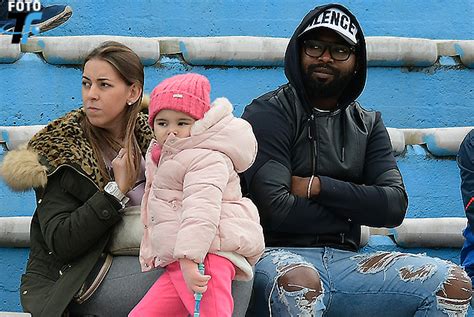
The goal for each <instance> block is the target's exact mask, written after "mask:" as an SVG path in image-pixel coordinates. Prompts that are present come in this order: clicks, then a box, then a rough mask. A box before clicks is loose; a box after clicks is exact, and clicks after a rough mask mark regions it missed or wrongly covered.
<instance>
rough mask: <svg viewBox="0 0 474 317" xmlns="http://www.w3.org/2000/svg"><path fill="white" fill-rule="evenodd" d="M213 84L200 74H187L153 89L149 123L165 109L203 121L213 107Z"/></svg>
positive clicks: (166, 80) (165, 81)
mask: <svg viewBox="0 0 474 317" xmlns="http://www.w3.org/2000/svg"><path fill="white" fill-rule="evenodd" d="M210 93H211V84H210V83H209V80H208V79H207V78H206V77H204V76H202V75H199V74H194V73H187V74H182V75H176V76H173V77H170V78H167V79H165V80H163V81H162V82H161V83H160V84H158V86H156V87H155V89H153V91H152V93H151V97H150V105H149V108H148V113H149V119H148V123H149V124H150V126H151V127H153V121H154V120H155V116H156V114H157V113H158V112H160V111H161V110H163V109H168V110H175V111H180V112H184V113H186V114H187V115H189V116H191V117H193V118H194V119H196V120H199V119H202V118H203V117H204V114H205V113H206V112H207V111H208V110H209V108H210V105H211V96H210Z"/></svg>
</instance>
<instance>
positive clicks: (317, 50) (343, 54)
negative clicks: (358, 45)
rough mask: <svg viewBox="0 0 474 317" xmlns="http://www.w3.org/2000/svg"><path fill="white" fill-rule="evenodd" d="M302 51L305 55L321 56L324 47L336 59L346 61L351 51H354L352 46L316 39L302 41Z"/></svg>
mask: <svg viewBox="0 0 474 317" xmlns="http://www.w3.org/2000/svg"><path fill="white" fill-rule="evenodd" d="M303 47H304V52H305V54H306V55H308V56H311V57H314V58H318V57H321V56H322V55H323V54H324V52H325V51H326V49H328V50H329V54H330V55H331V57H332V58H333V59H334V60H336V61H341V62H342V61H346V60H347V59H348V58H349V56H351V53H353V52H355V48H354V46H347V45H344V44H334V43H327V42H323V41H318V40H306V41H304V42H303Z"/></svg>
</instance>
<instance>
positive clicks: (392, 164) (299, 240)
mask: <svg viewBox="0 0 474 317" xmlns="http://www.w3.org/2000/svg"><path fill="white" fill-rule="evenodd" d="M329 6H331V7H338V8H339V9H340V10H342V11H344V12H346V13H347V14H348V15H350V16H351V17H352V19H353V20H354V21H355V23H356V25H357V27H358V29H359V32H358V34H357V36H358V47H357V48H356V50H357V51H356V55H357V63H358V65H359V71H358V72H357V73H356V74H354V77H353V79H352V81H351V83H350V84H349V85H348V88H346V90H345V91H344V93H343V95H342V97H341V98H340V99H339V108H337V109H336V110H334V111H331V112H320V111H317V110H314V109H313V108H312V107H311V106H310V103H309V102H308V99H307V97H306V92H305V88H304V85H303V81H302V75H301V71H300V57H299V52H300V47H299V43H298V39H297V36H298V34H300V32H301V31H302V30H303V29H304V28H305V27H306V26H307V25H308V23H310V21H312V20H313V18H314V17H315V15H316V14H317V13H319V12H320V11H322V10H324V9H325V8H327V7H329ZM366 73H367V60H366V50H365V40H364V36H363V34H362V31H361V28H360V26H359V25H358V23H357V21H356V20H355V17H353V15H352V14H351V13H350V12H348V11H347V10H346V9H345V8H344V7H343V6H339V5H328V6H322V7H317V8H315V9H314V10H313V11H311V12H310V13H308V15H307V16H306V17H305V18H304V19H303V21H302V22H301V24H300V26H299V27H298V28H297V29H296V31H295V33H294V35H293V37H292V38H291V40H290V42H289V45H288V48H287V51H286V55H285V74H286V76H287V78H288V80H289V83H288V84H286V85H283V86H281V87H279V88H278V89H276V90H274V91H272V92H269V93H267V94H265V95H263V96H261V97H259V98H257V99H255V100H253V101H252V103H251V104H250V105H248V106H247V107H246V109H245V111H244V114H243V115H242V118H244V119H246V120H247V121H249V122H250V124H251V125H252V127H253V129H254V133H255V135H256V137H257V141H258V145H259V151H258V155H257V158H256V161H255V163H254V164H253V166H252V167H251V168H250V169H249V170H247V171H246V172H245V173H244V174H243V177H242V181H243V185H244V188H246V190H247V191H248V193H249V195H250V197H251V198H252V199H253V201H254V202H255V204H256V205H257V207H258V209H259V211H260V217H261V222H262V225H263V227H264V231H265V238H266V245H267V246H293V247H317V246H332V247H337V248H342V249H348V250H357V249H358V248H359V244H360V225H368V226H372V227H394V226H397V225H399V224H400V223H401V222H402V220H403V218H404V215H405V211H406V208H407V204H408V200H407V195H406V193H405V188H404V185H403V181H402V177H401V175H400V172H399V170H398V168H397V164H396V161H395V158H394V157H393V154H392V147H391V143H390V139H389V136H388V133H387V130H386V128H385V126H384V124H383V122H382V119H381V115H380V113H379V112H374V111H367V110H365V109H363V108H362V107H361V106H360V105H359V104H358V103H357V102H356V101H355V99H356V98H357V97H358V96H359V95H360V94H361V92H362V90H363V88H364V85H365V79H366ZM311 175H315V176H318V177H319V179H320V182H321V192H320V194H319V195H318V196H317V197H314V198H312V199H306V198H301V197H298V196H295V195H293V194H292V193H291V176H300V177H310V176H311Z"/></svg>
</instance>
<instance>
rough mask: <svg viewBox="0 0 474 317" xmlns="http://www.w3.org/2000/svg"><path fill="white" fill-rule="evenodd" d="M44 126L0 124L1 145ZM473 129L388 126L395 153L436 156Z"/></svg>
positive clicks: (23, 139) (13, 144) (451, 150)
mask: <svg viewBox="0 0 474 317" xmlns="http://www.w3.org/2000/svg"><path fill="white" fill-rule="evenodd" d="M43 127H44V126H42V125H34V126H0V145H3V146H4V147H5V148H6V149H7V150H13V149H16V148H18V147H19V146H20V145H22V144H25V143H27V142H28V140H29V139H30V138H31V137H32V136H33V135H34V134H35V133H36V132H38V131H39V130H40V129H41V128H43ZM472 129H474V126H472V127H454V128H430V129H396V128H387V130H388V134H389V136H390V141H391V142H392V149H393V151H394V153H395V154H397V155H399V154H402V153H403V152H404V151H405V147H406V146H407V145H422V144H424V145H426V147H427V149H428V151H429V152H430V153H431V154H433V155H435V156H453V155H456V154H457V152H458V150H459V145H460V144H461V142H462V140H463V139H464V137H465V136H466V134H468V133H469V131H471V130H472Z"/></svg>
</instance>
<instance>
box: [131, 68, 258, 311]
mask: <svg viewBox="0 0 474 317" xmlns="http://www.w3.org/2000/svg"><path fill="white" fill-rule="evenodd" d="M210 89H211V87H210V84H209V81H208V80H207V78H206V77H204V76H201V75H198V74H192V73H188V74H185V75H177V76H174V77H171V78H168V79H166V80H164V81H163V82H162V83H160V84H159V85H158V86H157V87H156V88H155V89H154V90H153V92H152V95H151V101H150V108H149V114H150V115H149V123H150V125H151V127H152V128H153V132H154V135H155V138H156V140H153V141H152V143H151V145H150V148H149V150H148V154H147V157H146V186H145V194H144V196H143V201H142V221H143V224H144V228H145V232H144V236H143V239H142V243H141V249H140V263H141V265H142V269H143V270H144V271H149V270H151V269H153V268H155V267H166V271H165V273H164V274H163V275H162V276H161V277H160V278H159V279H158V280H157V281H156V283H155V284H154V285H153V286H152V287H151V289H150V290H149V291H148V293H147V294H146V295H145V297H144V298H143V299H142V300H141V302H140V303H139V304H138V305H137V306H136V307H135V308H134V309H133V311H132V312H131V313H130V314H129V316H132V317H135V316H140V317H143V316H188V315H189V314H191V315H193V312H194V297H193V292H197V293H204V292H205V294H204V295H203V297H202V301H201V316H203V317H208V316H219V317H222V316H231V315H232V311H233V300H232V295H231V282H232V280H233V279H240V280H249V279H251V278H252V276H253V272H252V265H254V264H255V263H256V261H257V260H258V259H259V257H260V255H261V254H262V253H263V250H264V240H263V231H262V228H261V226H260V224H259V216H258V211H257V208H256V207H255V205H254V204H253V203H252V202H251V201H250V200H249V199H247V198H243V197H242V194H241V189H240V180H239V176H238V175H237V173H240V172H243V171H245V170H246V169H247V168H249V167H250V166H251V165H252V163H253V161H254V160H255V156H256V153H257V142H256V140H255V137H254V135H253V132H252V128H251V127H250V125H249V124H248V123H247V122H246V121H244V120H242V119H239V118H235V117H234V116H233V115H232V105H231V104H230V103H229V101H228V100H227V99H225V98H219V99H217V100H216V101H215V102H214V103H213V105H212V106H211V105H210ZM198 263H204V266H205V274H204V275H202V274H200V273H199V270H198Z"/></svg>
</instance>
